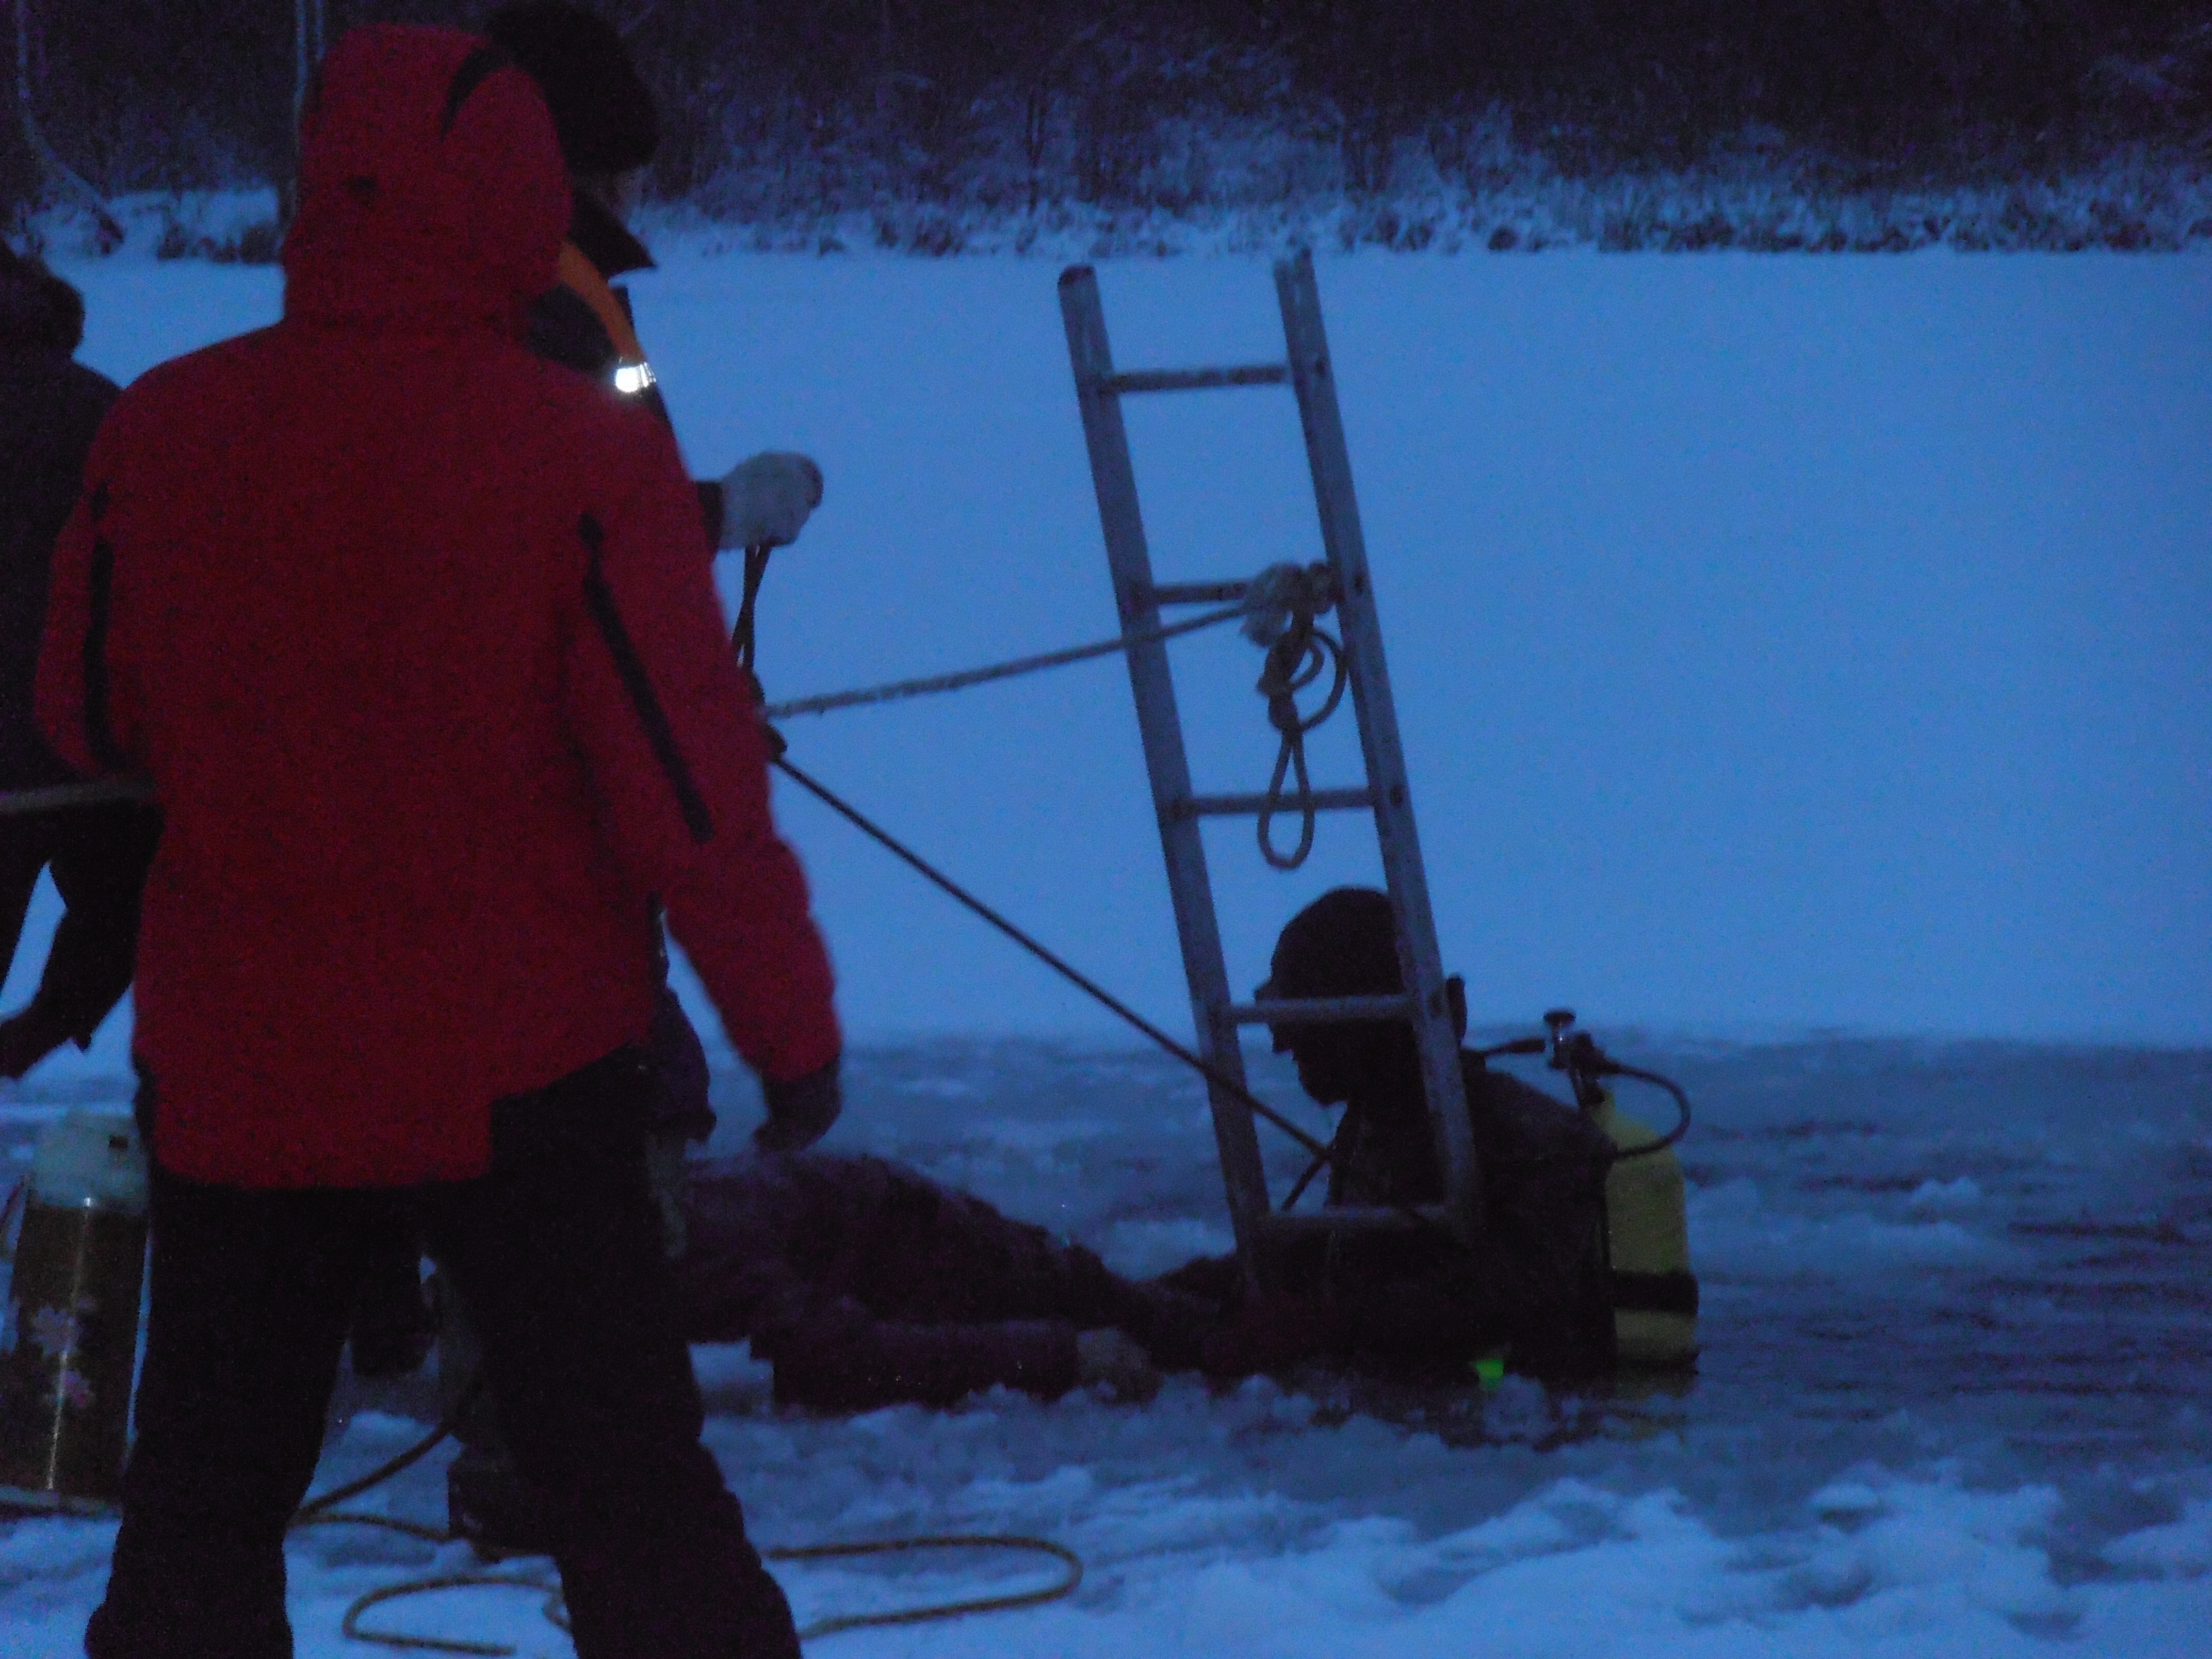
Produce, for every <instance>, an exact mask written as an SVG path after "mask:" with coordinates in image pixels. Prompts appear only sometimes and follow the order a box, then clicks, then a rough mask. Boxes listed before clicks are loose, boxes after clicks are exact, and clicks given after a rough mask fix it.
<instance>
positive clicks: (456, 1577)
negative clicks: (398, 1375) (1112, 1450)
mask: <svg viewBox="0 0 2212 1659" xmlns="http://www.w3.org/2000/svg"><path fill="white" fill-rule="evenodd" d="M12 1201H13V1200H10V1202H11V1203H12ZM481 1392H483V1376H482V1374H481V1373H479V1374H478V1375H477V1376H476V1377H474V1378H472V1379H471V1381H470V1383H469V1385H468V1387H467V1388H465V1389H463V1390H462V1391H461V1396H460V1398H459V1400H457V1401H455V1402H454V1403H453V1409H452V1410H450V1411H448V1412H447V1413H446V1414H445V1416H444V1417H443V1418H442V1419H440V1421H439V1423H438V1425H437V1426H436V1427H435V1428H434V1429H432V1430H431V1431H430V1432H429V1433H428V1434H426V1435H425V1436H423V1437H422V1439H420V1440H418V1441H416V1443H414V1444H413V1445H411V1446H410V1447H408V1448H407V1449H405V1450H404V1451H403V1452H400V1453H399V1454H398V1455H396V1456H394V1457H392V1458H389V1459H387V1460H386V1461H385V1462H382V1463H380V1464H378V1465H377V1467H376V1468H373V1469H371V1470H370V1471H369V1472H368V1474H364V1475H362V1476H361V1477H360V1478H359V1479H357V1480H349V1481H347V1482H346V1483H345V1484H344V1485H343V1486H334V1487H332V1488H331V1490H330V1491H328V1492H324V1493H322V1494H320V1495H319V1496H318V1497H315V1498H309V1499H308V1500H307V1502H306V1503H304V1504H301V1506H300V1510H299V1513H298V1514H296V1515H295V1516H293V1517H292V1526H293V1528H301V1527H375V1528H381V1529H382V1530H384V1531H386V1532H396V1533H398V1534H401V1535H402V1536H403V1537H407V1538H414V1539H419V1540H421V1541H422V1542H424V1543H427V1544H438V1545H445V1544H454V1543H459V1542H460V1541H461V1540H460V1539H459V1536H458V1535H456V1534H454V1533H453V1532H451V1531H449V1530H448V1529H447V1528H444V1527H434V1526H429V1525H427V1524H426V1523H424V1522H420V1521H408V1520H403V1519H401V1518H400V1517H398V1516H390V1515H369V1514H366V1513H364V1512H362V1511H361V1510H341V1509H339V1508H338V1507H337V1505H339V1504H343V1503H344V1502H345V1501H346V1500H347V1499H348V1498H358V1497H359V1496H360V1495H361V1494H362V1493H363V1492H367V1491H368V1490H369V1489H370V1488H371V1487H372V1486H381V1485H382V1484H383V1483H384V1482H385V1481H386V1480H391V1479H392V1476H394V1475H396V1474H399V1473H400V1471H402V1470H403V1469H406V1468H411V1467H413V1466H414V1465H415V1464H416V1463H419V1462H422V1459H423V1458H425V1457H427V1456H428V1455H429V1454H430V1453H431V1452H432V1451H434V1450H435V1449H437V1447H438V1445H439V1443H441V1441H443V1440H444V1439H445V1438H446V1437H447V1436H448V1435H450V1434H452V1433H453V1431H454V1430H455V1429H456V1428H457V1427H458V1426H459V1424H460V1422H461V1419H463V1418H464V1417H465V1416H466V1415H467V1413H468V1411H469V1408H470V1407H471V1406H473V1405H474V1404H475V1403H476V1399H477V1395H478V1394H480V1393H481ZM949 1549H1002V1550H1024V1551H1027V1552H1029V1553H1032V1554H1041V1555H1049V1556H1052V1557H1054V1559H1057V1560H1059V1561H1060V1562H1062V1563H1063V1564H1064V1565H1066V1569H1067V1571H1066V1572H1065V1573H1064V1574H1062V1575H1061V1577H1060V1580H1059V1582H1058V1583H1052V1584H1048V1585H1046V1586H1045V1587H1044V1588H1043V1589H1035V1590H1022V1591H1018V1592H1017V1593H1015V1594H1013V1595H986V1596H977V1597H974V1598H971V1599H969V1600H968V1601H945V1602H939V1603H935V1604H933V1605H930V1606H927V1607H903V1608H900V1609H897V1610H896V1611H893V1612H890V1613H839V1614H836V1615H835V1616H833V1617H831V1618H828V1619H823V1620H817V1621H816V1622H815V1623H813V1624H811V1625H809V1626H806V1628H805V1629H804V1630H802V1631H800V1632H799V1638H800V1639H801V1640H802V1641H811V1640H812V1639H813V1638H816V1637H819V1636H834V1635H836V1634H837V1633H838V1632H841V1631H848V1630H866V1629H870V1628H872V1627H875V1626H888V1625H919V1624H925V1623H927V1622H930V1621H932V1620H940V1619H957V1618H960V1617H962V1616H963V1615H965V1614H968V1613H999V1612H1008V1611H1012V1610H1013V1609H1015V1608H1018V1607H1036V1606H1040V1605H1042V1603H1044V1602H1047V1601H1058V1600H1060V1598H1061V1597H1062V1596H1066V1595H1073V1594H1074V1593H1075V1589H1076V1586H1077V1585H1079V1584H1080V1583H1082V1582H1083V1558H1082V1557H1080V1556H1079V1555H1078V1554H1076V1553H1075V1552H1074V1551H1073V1550H1071V1549H1068V1548H1066V1547H1065V1546H1063V1545H1060V1544H1055V1543H1054V1542H1052V1541H1050V1540H1049V1539H1044V1538H1024V1537H1017V1536H1012V1535H1002V1534H982V1533H974V1534H969V1533H959V1534H941V1535H933V1536H925V1537H920V1538H884V1539H876V1540H872V1541H868V1542H865V1543H855V1544H805V1545H796V1546H790V1547H783V1548H779V1549H769V1550H763V1551H762V1552H761V1556H762V1559H764V1560H769V1561H829V1560H837V1559H848V1558H854V1557H859V1556H869V1555H893V1554H910V1553H915V1552H916V1551H921V1550H949ZM447 1589H527V1590H536V1591H538V1592H539V1593H540V1594H542V1595H544V1596H545V1603H544V1613H545V1617H546V1619H547V1620H549V1621H550V1622H551V1623H553V1624H554V1625H556V1626H559V1627H560V1628H561V1629H562V1630H564V1631H565V1630H567V1629H568V1609H567V1607H565V1605H564V1604H563V1603H562V1599H561V1587H560V1586H559V1585H558V1584H557V1583H549V1582H547V1581H546V1580H544V1578H541V1577H526V1576H523V1575H520V1574H516V1573H500V1572H456V1573H440V1574H436V1575H435V1576H433V1577H428V1578H409V1579H404V1580H403V1581H401V1582H400V1583H396V1584H385V1585H382V1586H380V1587H379V1588H377V1589H373V1590H369V1591H368V1592H366V1593H365V1594H363V1595H358V1596H356V1597H355V1598H354V1600H353V1601H352V1603H351V1604H350V1605H349V1607H347V1608H346V1610H345V1616H344V1617H343V1619H342V1620H339V1625H338V1627H339V1629H340V1631H341V1632H343V1634H344V1635H345V1636H346V1637H347V1638H348V1639H349V1640H351V1641H356V1642H366V1643H369V1644H373V1645H374V1646H378V1647H387V1648H399V1649H404V1650H408V1651H410V1652H420V1653H465V1654H474V1655H479V1656H483V1659H510V1656H512V1655H513V1652H514V1650H513V1648H511V1647H508V1646H507V1645H505V1644H501V1643H497V1642H475V1641H470V1640H468V1639H466V1638H459V1637H444V1636H424V1635H421V1634H419V1633H416V1632H408V1631H384V1630H371V1629H368V1628H366V1627H364V1626H362V1622H361V1621H362V1617H363V1616H364V1615H365V1614H367V1613H368V1612H369V1611H370V1610H371V1609H372V1608H374V1607H381V1606H383V1605H384V1604H385V1603H386V1601H399V1600H402V1599H403V1598H404V1597H407V1596H410V1595H429V1594H430V1593H431V1592H432V1591H434V1590H447Z"/></svg>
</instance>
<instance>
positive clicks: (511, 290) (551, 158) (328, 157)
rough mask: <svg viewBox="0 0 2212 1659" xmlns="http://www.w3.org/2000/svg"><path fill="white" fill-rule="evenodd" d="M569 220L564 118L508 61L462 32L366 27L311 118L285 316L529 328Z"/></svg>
mask: <svg viewBox="0 0 2212 1659" xmlns="http://www.w3.org/2000/svg"><path fill="white" fill-rule="evenodd" d="M568 215H569V197H568V170H567V168H566V167H564V166H563V165H562V159H561V150H560V146H559V144H558V143H557V142H556V139H555V137H554V131H553V120H552V117H551V116H550V114H548V113H547V112H546V108H545V100H544V96H543V95H542V94H540V93H539V91H538V87H537V84H536V82H533V81H532V79H531V78H530V76H527V75H526V74H524V73H523V72H522V71H521V70H519V69H517V68H516V67H515V66H514V65H513V63H512V62H511V61H509V59H508V58H507V55H506V53H504V52H501V50H500V49H499V48H498V47H496V46H493V45H492V44H491V43H490V42H489V41H487V40H480V39H478V38H477V36H475V35H471V34H465V33H462V32H461V31H459V30H458V29H449V28H430V27H413V26H404V25H398V24H375V25H371V26H368V27H362V28H357V29H355V30H352V31H351V32H350V33H348V34H347V35H346V36H345V37H344V38H343V40H340V41H339V42H338V43H337V46H335V47H333V48H332V49H331V53H330V55H329V57H327V58H325V59H324V60H323V64H322V68H321V69H320V70H319V72H318V74H317V76H316V81H315V84H314V87H313V89H312V90H311V91H310V93H309V94H308V97H307V104H306V107H305V108H304V109H303V110H302V112H301V120H300V207H299V215H298V216H297V218H295V220H294V222H293V223H292V227H291V229H290V231H289V233H288V234H286V236H285V239H284V275H285V288H284V310H285V314H286V315H287V316H292V317H306V318H311V319H315V320H318V321H325V322H331V323H337V324H341V325H356V326H368V327H392V328H399V329H410V330H424V329H427V330H439V329H465V328H470V327H480V326H483V325H494V326H497V327H500V328H502V329H507V330H509V331H520V327H521V325H522V319H523V318H524V316H525V314H526V312H527V310H528V307H529V305H530V302H531V301H532V300H534V299H535V298H536V297H537V296H538V295H540V294H543V293H544V291H545V290H546V289H549V288H550V287H551V286H552V285H553V271H554V262H555V260H556V258H558V256H559V253H560V248H561V241H562V237H563V236H564V235H565V234H567V231H568Z"/></svg>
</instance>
